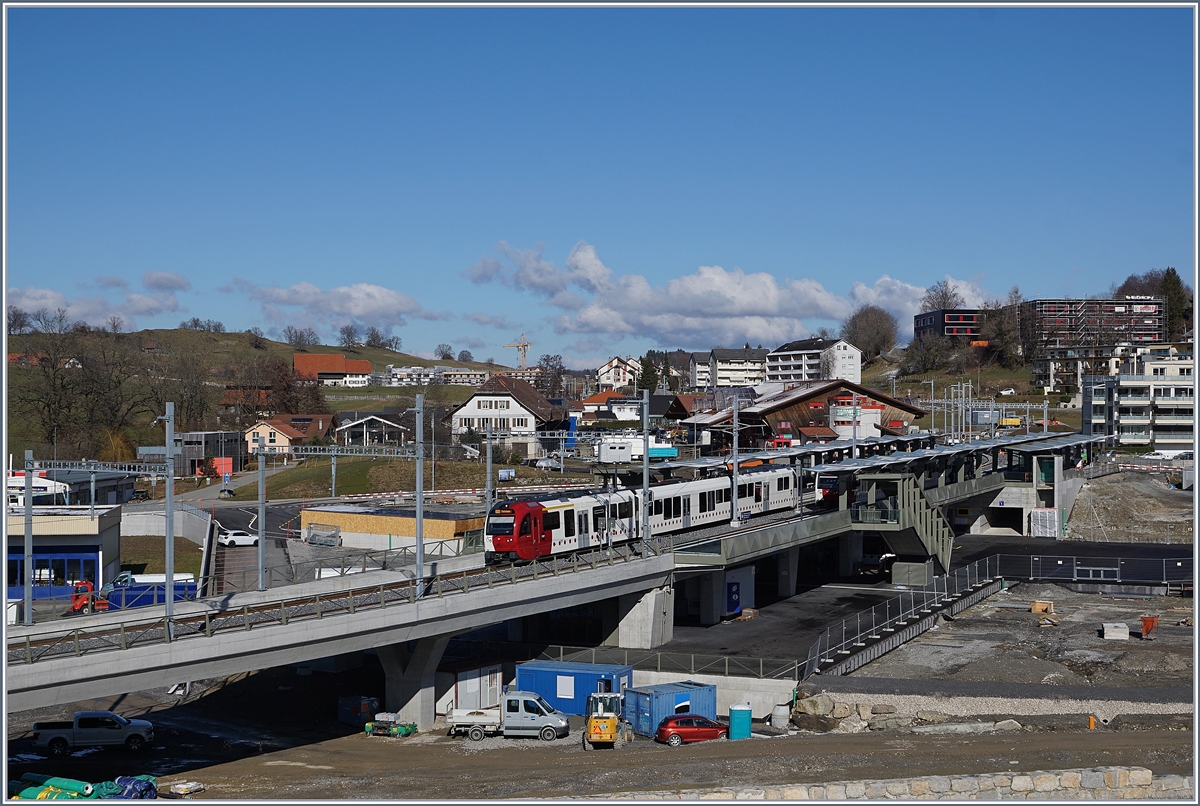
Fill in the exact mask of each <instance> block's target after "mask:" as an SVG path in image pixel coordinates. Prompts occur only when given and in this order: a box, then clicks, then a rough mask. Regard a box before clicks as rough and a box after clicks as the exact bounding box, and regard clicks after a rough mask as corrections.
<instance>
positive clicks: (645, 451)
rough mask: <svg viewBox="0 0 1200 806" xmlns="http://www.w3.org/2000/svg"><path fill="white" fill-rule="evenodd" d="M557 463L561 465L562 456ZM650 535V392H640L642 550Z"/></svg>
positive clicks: (646, 390)
mask: <svg viewBox="0 0 1200 806" xmlns="http://www.w3.org/2000/svg"><path fill="white" fill-rule="evenodd" d="M558 461H559V463H560V464H561V462H562V454H559V457H558ZM649 534H650V390H649V389H643V390H642V548H643V549H645V548H646V545H647V544H646V536H647V535H649Z"/></svg>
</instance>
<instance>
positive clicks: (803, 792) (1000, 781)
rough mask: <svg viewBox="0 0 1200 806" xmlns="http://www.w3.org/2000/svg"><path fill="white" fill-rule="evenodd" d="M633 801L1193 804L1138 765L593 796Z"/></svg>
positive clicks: (1186, 790) (1183, 790) (1187, 784)
mask: <svg viewBox="0 0 1200 806" xmlns="http://www.w3.org/2000/svg"><path fill="white" fill-rule="evenodd" d="M596 797H597V798H599V799H605V800H611V799H614V798H622V799H625V798H628V799H636V800H1037V801H1042V800H1117V799H1128V798H1135V799H1146V798H1155V799H1169V800H1183V801H1190V802H1193V803H1194V802H1195V781H1194V779H1193V778H1192V777H1191V776H1189V775H1156V774H1154V773H1153V772H1151V771H1150V770H1148V769H1146V768H1144V767H1093V768H1092V769H1086V770H1056V771H1052V772H1046V771H1042V770H1038V771H1036V772H1026V773H1018V772H1003V773H984V774H982V775H947V776H942V775H928V776H923V777H920V778H891V779H886V780H874V781H835V782H832V783H821V784H790V785H783V786H777V787H763V788H752V787H745V788H737V789H734V788H728V789H687V790H679V789H671V790H665V791H658V792H628V793H620V794H617V793H610V794H607V795H597V796H596Z"/></svg>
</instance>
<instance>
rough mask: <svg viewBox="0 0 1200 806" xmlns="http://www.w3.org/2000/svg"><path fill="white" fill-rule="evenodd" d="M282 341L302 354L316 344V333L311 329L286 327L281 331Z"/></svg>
mask: <svg viewBox="0 0 1200 806" xmlns="http://www.w3.org/2000/svg"><path fill="white" fill-rule="evenodd" d="M283 340H284V341H286V342H287V343H288V344H290V345H292V346H293V347H295V348H296V349H297V350H299V351H300V352H304V351H305V350H307V349H308V348H309V347H312V346H313V345H314V344H317V343H318V340H317V331H315V330H313V329H312V328H311V327H306V328H298V327H294V326H293V325H288V326H287V327H285V328H284V329H283Z"/></svg>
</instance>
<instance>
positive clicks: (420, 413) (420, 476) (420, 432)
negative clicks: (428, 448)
mask: <svg viewBox="0 0 1200 806" xmlns="http://www.w3.org/2000/svg"><path fill="white" fill-rule="evenodd" d="M424 537H425V395H417V576H416V585H417V598H420V597H421V596H422V595H423V594H424V593H425V584H424V579H425V541H424Z"/></svg>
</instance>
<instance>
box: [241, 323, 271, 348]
mask: <svg viewBox="0 0 1200 806" xmlns="http://www.w3.org/2000/svg"><path fill="white" fill-rule="evenodd" d="M246 336H247V340H248V341H249V342H250V346H251V347H252V348H253V349H255V350H262V349H263V348H265V347H266V346H267V337H266V334H264V333H263V332H262V328H261V327H252V328H250V329H249V330H247V331H246Z"/></svg>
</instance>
